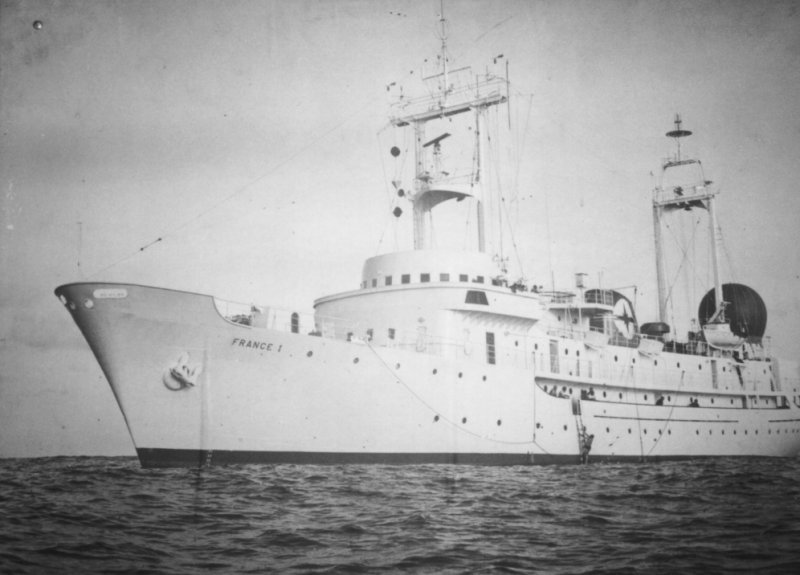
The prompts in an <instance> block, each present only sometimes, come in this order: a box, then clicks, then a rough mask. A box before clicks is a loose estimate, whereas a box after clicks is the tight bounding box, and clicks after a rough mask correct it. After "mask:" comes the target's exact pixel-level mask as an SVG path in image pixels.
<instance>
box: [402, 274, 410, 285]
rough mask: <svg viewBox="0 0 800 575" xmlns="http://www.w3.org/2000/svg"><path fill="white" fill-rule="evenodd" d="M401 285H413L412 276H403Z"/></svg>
mask: <svg viewBox="0 0 800 575" xmlns="http://www.w3.org/2000/svg"><path fill="white" fill-rule="evenodd" d="M400 283H404V284H408V283H411V274H403V275H401V276H400Z"/></svg>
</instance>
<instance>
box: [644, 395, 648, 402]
mask: <svg viewBox="0 0 800 575" xmlns="http://www.w3.org/2000/svg"><path fill="white" fill-rule="evenodd" d="M644 400H645V401H647V394H646V393H645V394H644Z"/></svg>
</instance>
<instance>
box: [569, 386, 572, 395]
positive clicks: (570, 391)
mask: <svg viewBox="0 0 800 575" xmlns="http://www.w3.org/2000/svg"><path fill="white" fill-rule="evenodd" d="M569 394H570V395H572V388H571V387H570V388H569Z"/></svg>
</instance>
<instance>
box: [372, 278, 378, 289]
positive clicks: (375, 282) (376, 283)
mask: <svg viewBox="0 0 800 575" xmlns="http://www.w3.org/2000/svg"><path fill="white" fill-rule="evenodd" d="M377 286H378V279H377V278H372V287H377Z"/></svg>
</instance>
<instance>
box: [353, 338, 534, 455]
mask: <svg viewBox="0 0 800 575" xmlns="http://www.w3.org/2000/svg"><path fill="white" fill-rule="evenodd" d="M366 344H367V347H368V348H369V350H370V351H371V352H372V353H374V354H375V357H376V358H378V361H380V362H381V363H382V364H383V366H384V367H385V368H386V370H387V371H388V372H389V373H391V374H392V377H394V378H395V380H396V381H397V383H399V384H400V385H402V386H403V387H405V388H406V390H407V391H408V392H409V393H410V394H411V395H413V396H414V398H415V399H416V400H417V401H419V402H420V403H421V404H422V405H424V406H425V407H427V408H428V409H429V410H430V411H431V413H433V414H434V415H438V416H439V419H442V420H444V421H445V422H446V423H449V424H450V425H452V426H453V427H455V428H456V429H458V430H459V431H461V432H463V433H466V434H467V435H471V436H473V437H477V438H478V439H482V440H484V441H490V442H492V443H500V444H503V445H527V444H530V443H533V444H534V445H535V446H536V447H538V448H539V449H541V450H542V453H544V454H546V455H549V452H548V451H547V450H546V449H545V448H543V447H542V446H541V445H539V444H538V443H536V440H535V439H534V440H531V441H502V440H500V439H492V438H490V437H486V436H483V435H479V434H477V433H475V432H474V431H470V430H469V429H466V428H465V427H462V426H461V425H459V424H458V423H457V422H455V421H452V420H451V419H448V418H447V417H445V416H444V415H441V413H440V412H439V411H437V410H436V409H434V407H433V406H432V405H431V404H429V403H428V402H427V401H425V400H424V399H423V398H422V397H420V395H419V394H418V393H417V392H416V391H414V390H413V389H412V388H411V386H409V385H408V384H407V383H406V382H405V381H403V378H401V377H400V376H399V375H398V374H397V373H396V372H395V370H393V369H392V367H391V366H390V365H389V364H388V363H386V361H384V359H383V358H382V357H381V356H380V354H379V353H378V352H377V350H376V349H375V348H374V347H372V344H371V343H369V342H366Z"/></svg>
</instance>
